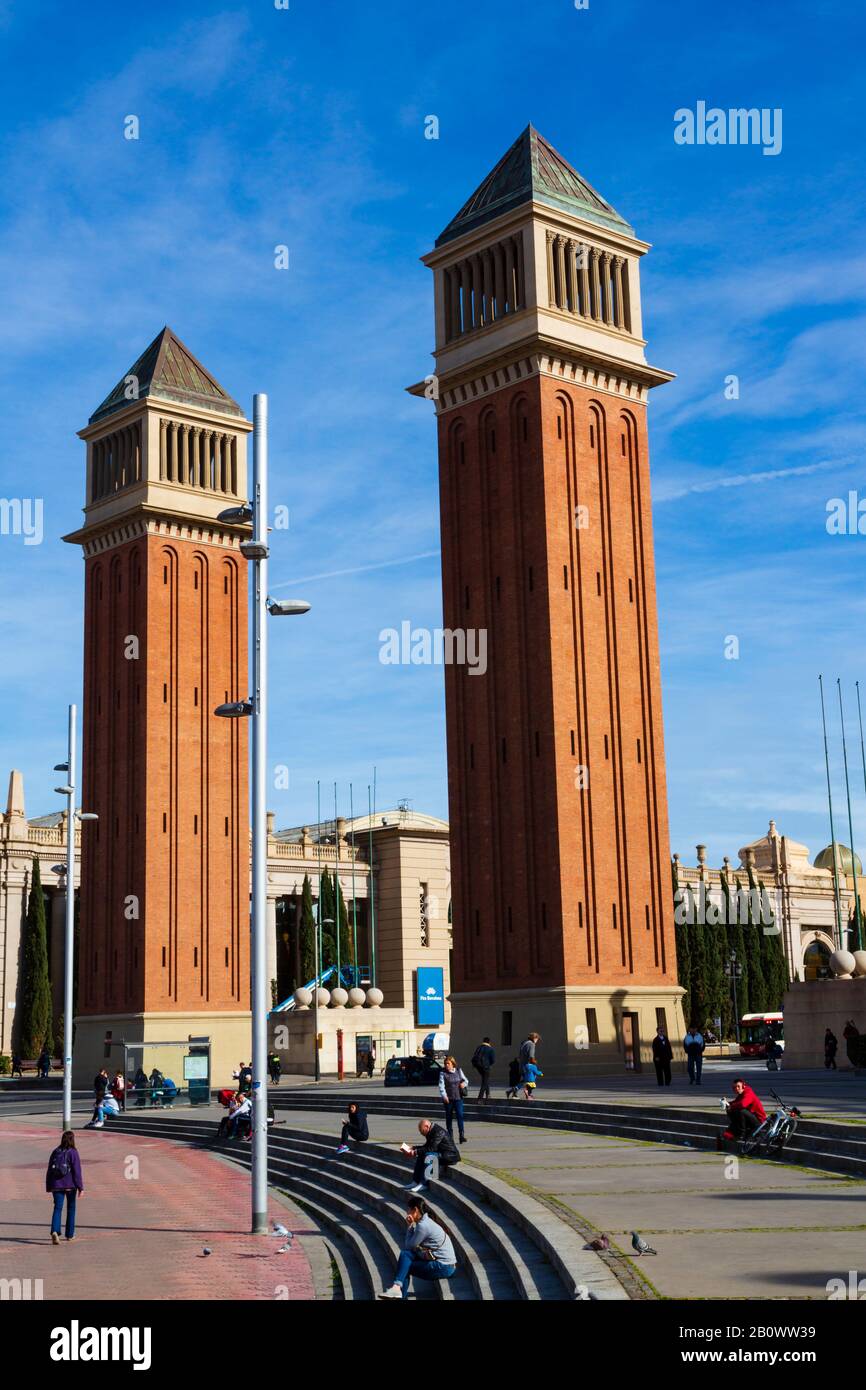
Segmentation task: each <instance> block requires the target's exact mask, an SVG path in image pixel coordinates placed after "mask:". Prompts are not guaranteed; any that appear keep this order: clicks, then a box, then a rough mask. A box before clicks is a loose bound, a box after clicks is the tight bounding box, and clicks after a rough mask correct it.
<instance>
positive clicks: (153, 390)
mask: <svg viewBox="0 0 866 1390" xmlns="http://www.w3.org/2000/svg"><path fill="white" fill-rule="evenodd" d="M130 377H135V378H136V380H137V382H138V387H137V397H136V396H130V394H129V390H128V384H129V378H130ZM142 396H158V397H159V398H160V400H164V401H176V402H177V403H178V404H180V405H194V406H197V407H198V408H199V409H202V408H203V409H205V410H218V411H221V412H222V413H223V414H225V415H241V416H242V415H243V411H242V410H241V408H240V406H239V405H238V403H237V401H233V400H232V398H231V396H230V395H228V393H227V392H226V391H224V390H223V388H222V387H221V386H220V384H219V382H218V381H217V380H216V378H215V377H213V376H211V374H210V372H209V371H208V370H207V369H206V368H205V367H203V366H202V364H201V363H200V362H199V360H198V358H196V357H193V355H192V353H191V352H190V350H189V348H188V347H187V346H186V345H185V344H184V343H182V342H181V340H180V338H178V337H177V336H176V335H175V334H174V333H172V331H171V329H170V328H168V327H166V328H163V329H162V331H161V332H159V333H157V335H156V337H155V338H154V340H153V342H152V343H151V344H150V345H149V347H146V348H145V350H144V352H143V353H142V354H141V356H140V357H139V358H138V360H137V361H136V362H133V364H132V366H131V367H130V368H129V371H127V372H124V374H123V376H122V377H121V378H120V381H119V382H118V383H117V385H116V386H115V388H114V390H113V391H111V392H110V393H109V395H107V396H106V398H105V400H104V401H103V402H102V405H100V406H99V407H98V408H97V409H96V410H95V411H94V412H93V414H92V415H91V417H90V424H91V425H92V424H93V423H94V421H96V420H102V419H103V418H104V417H105V416H106V415H111V414H112V413H113V412H114V411H115V410H123V408H124V407H125V406H127V405H129V403H130V400H131V399H136V398H137V399H139V400H140V399H141V397H142Z"/></svg>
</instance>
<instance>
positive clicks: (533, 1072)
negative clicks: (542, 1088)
mask: <svg viewBox="0 0 866 1390" xmlns="http://www.w3.org/2000/svg"><path fill="white" fill-rule="evenodd" d="M543 1075H544V1072H543V1071H542V1070H541V1068H540V1067H539V1065H538V1063H537V1062H527V1063H526V1066H525V1067H524V1068H523V1099H524V1100H532V1096H533V1093H534V1091H535V1087H536V1085H537V1084H538V1078H539V1077H540V1076H543Z"/></svg>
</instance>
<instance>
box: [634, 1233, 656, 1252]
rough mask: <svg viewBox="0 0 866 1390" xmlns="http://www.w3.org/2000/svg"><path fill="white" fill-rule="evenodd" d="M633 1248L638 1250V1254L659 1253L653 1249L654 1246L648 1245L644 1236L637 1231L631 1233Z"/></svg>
mask: <svg viewBox="0 0 866 1390" xmlns="http://www.w3.org/2000/svg"><path fill="white" fill-rule="evenodd" d="M631 1248H632V1250H635V1251H637V1253H638V1255H657V1254H658V1251H657V1250H653V1248H652V1246H651V1245H648V1244H647V1242H646V1241H645V1240H644V1238H643V1236H640V1235H638V1233H637V1231H632V1233H631Z"/></svg>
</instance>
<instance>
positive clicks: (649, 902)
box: [410, 126, 683, 1074]
mask: <svg viewBox="0 0 866 1390" xmlns="http://www.w3.org/2000/svg"><path fill="white" fill-rule="evenodd" d="M648 249H649V247H648V245H647V243H646V242H642V241H639V240H638V239H637V238H636V236H635V234H634V232H633V230H632V229H631V227H629V226H628V224H627V223H626V222H625V221H624V220H623V219H622V218H621V217H620V216H619V214H618V213H616V212H615V211H614V209H613V208H612V207H611V206H610V205H609V204H608V203H606V202H605V200H604V199H603V198H602V197H600V195H599V194H597V193H596V192H595V191H594V190H593V189H592V188H591V187H590V186H589V184H587V183H586V181H585V180H584V179H583V178H582V177H581V176H580V175H579V174H578V173H577V172H576V171H575V170H574V169H573V168H572V167H571V165H570V164H568V163H567V162H566V161H565V160H564V159H563V158H562V157H561V156H560V155H559V154H557V152H556V151H555V150H554V149H552V147H551V146H550V145H549V144H547V142H546V141H545V140H543V139H542V137H541V136H540V135H539V134H538V132H537V131H536V130H534V129H533V127H532V126H529V127H528V128H527V129H526V130H525V131H524V132H523V134H522V135H521V136H520V137H519V139H518V140H517V141H516V142H515V143H514V145H512V147H511V149H510V150H508V151H507V153H506V154H505V155H504V157H503V158H502V159H501V160H500V161H499V163H498V164H497V165H496V167H495V169H493V171H492V172H491V173H490V174H489V175H488V176H487V178H486V179H485V180H484V182H483V183H482V184H481V185H480V187H479V188H478V189H477V190H476V192H475V193H474V194H473V195H472V197H471V198H470V199H469V201H468V202H467V203H466V204H465V206H464V207H463V208H461V210H460V212H459V213H458V214H457V216H456V217H455V218H454V219H453V220H452V221H451V222H450V223H449V224H448V226H447V227H446V229H445V231H444V232H443V233H442V235H441V236H440V237H439V238H438V240H437V242H436V247H435V249H434V250H433V251H432V252H431V253H430V254H429V255H427V256H425V257H424V263H425V264H426V265H428V266H430V268H431V269H432V270H433V275H434V284H435V306H436V351H435V359H436V369H435V377H433V378H428V380H427V382H426V383H419V384H418V385H417V386H414V387H411V388H410V390H412V391H413V393H415V394H417V395H422V394H426V395H428V396H431V395H432V396H434V397H435V400H436V411H437V415H438V422H439V460H440V501H441V527H442V584H443V609H444V621H445V626H446V628H449V629H461V628H462V629H467V628H475V629H485V630H486V631H487V643H488V658H487V671H486V674H485V675H483V676H482V675H480V674H477V673H473V672H472V671H471V669H469V668H467V667H466V666H457V665H452V666H447V667H446V678H445V691H446V713H447V730H448V785H449V801H450V821H451V841H452V894H453V918H454V964H453V971H452V994H451V1002H452V1009H453V1013H452V1019H453V1023H452V1028H453V1037H454V1043H455V1047H456V1051H457V1054H458V1056H463V1057H466V1056H468V1055H469V1054H470V1053H471V1051H472V1049H473V1048H474V1046H475V1044H476V1043H477V1041H478V1039H479V1038H480V1036H481V1035H482V1034H483V1033H487V1034H489V1036H490V1037H491V1038H492V1040H493V1042H494V1044H497V1045H499V1046H500V1047H501V1048H502V1049H503V1057H504V1055H505V1052H504V1050H505V1049H507V1050H508V1056H509V1057H510V1056H511V1055H512V1053H511V1050H510V1049H511V1048H512V1047H513V1048H514V1049H516V1047H517V1045H518V1044H519V1043H520V1041H521V1040H522V1038H523V1037H525V1036H526V1033H527V1032H529V1031H531V1030H534V1031H537V1032H540V1033H541V1034H542V1037H543V1050H541V1051H540V1053H539V1055H540V1057H543V1059H544V1062H545V1063H546V1064H547V1065H548V1067H549V1068H550V1070H557V1071H558V1072H559V1073H561V1074H569V1073H575V1072H581V1071H587V1070H611V1069H619V1068H623V1067H626V1066H631V1065H636V1066H640V1065H641V1061H642V1060H643V1062H644V1064H646V1062H647V1061H648V1059H649V1055H650V1054H649V1044H650V1043H651V1040H652V1037H653V1034H654V1032H655V1029H656V1026H657V1020H660V1019H661V1017H662V1015H661V1014H660V1012H659V1011H662V1010H663V1011H664V1022H665V1024H666V1026H667V1028H668V1029H669V1030H670V1031H671V1035H672V1037H673V1038H674V1039H675V1040H676V1039H678V1038H681V1036H682V1034H681V1032H680V1029H681V1026H682V1011H681V1005H680V999H681V997H682V993H683V991H682V990H681V989H680V988H679V986H678V985H677V980H676V959H675V953H674V938H673V903H672V888H671V871H670V856H669V848H668V823H667V800H666V791H665V770H664V751H663V735H662V710H661V681H660V672H659V653H658V638H657V629H656V594H655V573H654V564H653V545H652V517H651V509H650V478H649V462H648V453H647V428H646V402H647V397H648V392H649V389H650V387H652V386H656V385H659V384H660V383H662V382H666V381H669V380H670V379H671V374H670V373H669V372H664V371H660V370H658V369H657V368H654V367H651V366H649V365H648V364H647V362H646V359H645V357H644V339H643V337H642V333H641V308H640V282H639V272H638V266H639V261H640V257H641V256H642V255H643V254H644V253H645V252H646V251H647V250H648Z"/></svg>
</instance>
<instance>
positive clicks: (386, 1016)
mask: <svg viewBox="0 0 866 1390" xmlns="http://www.w3.org/2000/svg"><path fill="white" fill-rule="evenodd" d="M315 1017H316V1016H315V1014H314V1012H313V1010H312V1009H292V1010H290V1011H289V1012H287V1013H282V1014H271V1016H270V1018H269V1019H268V1049H269V1051H271V1052H276V1053H277V1055H278V1056H279V1059H280V1062H281V1064H282V1068H283V1074H284V1075H286V1074H290V1075H296V1074H300V1075H302V1076H312V1075H313V1073H314V1071H315V1034H314V1031H313V1030H314V1026H315ZM435 1031H436V1030H435V1029H434V1028H431V1027H429V1026H428V1027H418V1025H417V1024H416V1022H415V1014H414V1012H413V1011H412V1009H386V1008H381V1007H377V1008H360V1009H345V1008H343V1009H336V1008H334V1009H332V1008H322V1009H319V1038H320V1042H319V1068H320V1071H321V1073H322V1075H323V1076H336V1074H337V1071H338V1067H339V1046H340V1044H341V1045H342V1050H343V1071H344V1074H345V1076H346V1078H347V1079H351V1078H352V1077H353V1076H355V1075H356V1073H357V1071H358V1070H359V1068H358V1050H359V1048H361V1049H362V1050H365V1049H367V1048H368V1047H369V1041H367V1040H372V1044H373V1047H374V1049H375V1055H376V1060H375V1070H374V1075H375V1076H377V1077H380V1076H381V1075H382V1072H383V1071H384V1069H385V1064H386V1063H387V1061H388V1060H389V1058H391V1057H413V1056H414V1055H415V1054H416V1052H417V1050H418V1048H419V1047H420V1046H421V1043H422V1042H423V1041H424V1039H425V1038H426V1036H427V1034H428V1033H433V1032H435ZM338 1033H340V1034H342V1039H341V1040H338ZM359 1040H360V1041H359Z"/></svg>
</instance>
